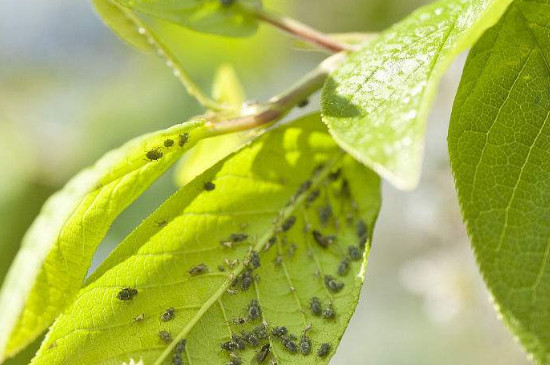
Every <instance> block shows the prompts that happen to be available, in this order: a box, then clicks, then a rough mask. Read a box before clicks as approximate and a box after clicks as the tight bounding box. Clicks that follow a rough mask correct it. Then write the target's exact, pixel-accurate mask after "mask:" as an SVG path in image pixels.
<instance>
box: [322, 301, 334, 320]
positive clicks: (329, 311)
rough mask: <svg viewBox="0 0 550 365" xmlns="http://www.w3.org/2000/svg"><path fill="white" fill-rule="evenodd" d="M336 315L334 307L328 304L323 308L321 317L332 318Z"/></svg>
mask: <svg viewBox="0 0 550 365" xmlns="http://www.w3.org/2000/svg"><path fill="white" fill-rule="evenodd" d="M335 315H336V312H335V311H334V307H333V306H332V304H329V305H328V307H326V308H325V309H323V318H326V319H332V318H334V316H335Z"/></svg>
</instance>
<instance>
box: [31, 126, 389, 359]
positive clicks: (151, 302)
mask: <svg viewBox="0 0 550 365" xmlns="http://www.w3.org/2000/svg"><path fill="white" fill-rule="evenodd" d="M319 119H320V118H319V115H314V116H309V117H306V118H304V119H302V120H299V121H296V122H295V123H293V124H290V125H288V126H284V127H280V128H278V129H275V130H272V131H271V132H269V133H266V134H265V135H263V136H262V137H260V138H259V139H258V140H256V141H255V142H254V143H253V144H251V145H250V146H248V147H246V148H244V149H242V150H240V151H239V152H237V153H235V154H233V155H232V156H230V157H228V158H226V159H224V160H223V161H220V162H219V163H218V164H217V165H215V166H214V167H213V168H211V169H209V170H208V171H206V172H205V173H204V174H202V175H201V176H199V177H198V178H197V179H195V180H194V181H193V182H191V183H190V184H188V185H186V186H185V187H184V188H182V189H181V190H180V191H179V192H177V193H176V194H175V195H174V196H172V197H171V198H170V199H169V200H167V201H166V202H165V203H164V204H163V205H162V206H161V207H160V208H159V209H158V210H157V211H156V212H155V213H153V214H152V215H151V216H150V217H149V218H148V219H147V220H145V221H144V222H143V223H142V224H141V225H140V226H139V227H138V228H137V229H136V230H135V231H134V232H133V233H132V234H131V235H130V236H128V237H127V239H126V240H125V241H124V242H122V243H121V244H120V245H119V246H118V248H117V249H116V250H115V251H114V252H113V253H112V254H111V255H110V256H109V257H108V258H107V260H106V261H105V262H104V263H103V264H102V265H101V266H100V268H99V269H98V270H97V271H96V272H95V273H94V274H93V275H92V276H91V277H90V278H89V280H88V284H87V286H85V287H84V288H83V289H82V290H81V292H80V293H79V296H78V298H77V300H76V301H75V302H74V303H73V304H72V305H71V307H70V308H68V310H67V311H66V312H65V313H64V314H63V315H61V316H60V317H59V318H58V320H57V321H56V323H55V324H54V326H53V327H52V329H51V331H50V333H49V334H48V337H47V340H46V341H45V342H44V343H43V345H42V348H41V350H40V351H39V353H38V355H37V357H36V358H35V359H34V361H33V364H35V365H38V364H48V365H55V364H66V363H78V364H80V365H86V364H97V363H102V364H120V363H121V362H123V361H128V359H129V358H134V359H140V358H141V359H143V360H144V363H146V364H161V363H163V361H164V360H165V359H171V358H172V356H173V354H172V352H173V349H174V346H176V343H177V342H178V341H180V340H181V339H186V341H187V343H186V350H185V352H184V353H183V354H182V356H183V360H184V363H186V364H193V363H196V364H199V363H200V364H218V363H227V362H228V361H229V355H228V352H227V351H222V350H221V348H220V344H221V343H223V342H225V341H229V340H230V335H232V334H238V335H240V334H241V331H252V330H253V329H254V328H256V327H257V326H263V325H262V321H265V322H266V323H267V324H268V327H269V328H268V330H269V331H271V330H272V329H273V328H274V327H275V326H286V327H287V329H288V331H289V332H290V333H292V334H295V335H296V336H297V337H298V340H297V342H299V341H300V337H301V335H302V333H303V332H304V330H305V329H306V328H307V326H308V325H309V324H311V325H312V327H311V329H310V330H309V331H307V336H308V337H310V339H311V341H312V347H313V350H312V353H311V354H310V355H308V356H303V355H301V354H291V353H289V352H288V351H287V350H285V349H284V347H283V345H282V344H281V341H280V340H278V339H277V338H276V337H274V336H271V339H270V342H271V350H270V354H271V355H269V356H274V357H275V358H276V359H277V360H279V363H281V364H283V363H284V364H286V363H292V364H326V363H327V362H328V361H329V359H330V357H331V356H332V355H333V354H334V351H335V348H336V346H337V344H338V342H339V341H340V338H341V337H342V334H343V331H344V329H345V327H346V326H347V324H348V322H349V320H350V317H351V315H352V313H353V311H354V309H355V306H356V304H357V301H358V298H359V291H360V288H361V285H362V283H363V279H364V274H365V269H366V257H367V254H368V252H369V247H370V238H371V235H372V230H373V226H374V222H375V219H376V216H377V214H378V211H379V208H380V191H379V178H378V177H377V175H376V174H374V173H373V172H371V171H370V170H368V169H365V168H364V167H362V166H361V165H359V164H358V163H357V162H355V160H354V159H352V158H350V157H349V156H347V155H344V154H343V153H342V152H341V151H340V150H339V148H338V147H337V146H336V145H335V143H334V142H333V140H332V138H331V137H330V135H329V134H328V133H327V132H326V129H325V128H324V126H323V125H322V123H320V120H319ZM337 171H340V173H339V174H338V173H337ZM306 181H309V184H310V185H303V184H304V183H305V182H306ZM208 182H212V183H213V184H214V185H215V188H214V189H213V190H212V189H209V190H206V189H205V184H206V183H208ZM299 191H302V192H301V193H298V192H299ZM317 191H318V192H319V195H318V196H317V198H316V199H314V197H315V195H311V194H313V193H314V192H317ZM328 207H331V208H332V214H329V210H328ZM320 212H321V215H320V214H319V213H320ZM290 217H294V218H295V219H296V221H295V223H294V225H292V226H291V225H290V224H289V223H288V222H290V221H289V219H290ZM360 221H363V222H364V223H365V226H364V227H365V228H366V230H364V231H363V232H360V233H361V235H362V236H363V237H364V240H363V241H362V242H364V243H365V244H366V245H365V247H364V251H361V249H359V247H360V246H359V244H360V242H361V240H360V239H359V238H358V236H357V226H358V225H360V224H359V222H360ZM283 227H285V228H284V229H283ZM314 230H316V231H319V232H322V236H320V237H319V238H318V239H319V240H320V242H323V243H327V244H328V247H326V248H323V247H321V246H320V245H319V244H318V243H317V242H316V241H315V239H314V236H313V233H312V232H313V231H314ZM234 234H236V235H241V237H240V238H241V239H237V238H238V237H237V238H235V237H233V238H231V235H234ZM245 235H246V236H245ZM331 235H335V237H333V238H331V237H330V236H331ZM272 237H273V238H274V239H273V240H272ZM328 241H331V243H328ZM270 242H271V243H270ZM349 246H352V247H353V248H352V250H355V253H358V256H356V257H355V260H350V261H349V262H348V264H349V272H347V274H345V275H343V276H339V275H337V273H336V272H337V267H338V266H339V265H340V262H341V261H342V259H344V258H346V257H347V256H348V250H349ZM251 250H253V251H251ZM252 252H258V254H259V263H260V267H259V268H257V269H255V270H251V271H250V274H249V276H248V275H247V277H250V278H252V281H251V283H250V286H249V287H248V289H247V286H246V280H248V279H245V280H243V273H245V272H247V271H246V269H245V265H248V267H251V268H252V267H253V266H254V264H253V262H254V260H251V259H250V257H251V256H252ZM234 260H235V261H234ZM247 262H248V263H247ZM200 264H204V265H205V268H207V269H202V270H199V269H198V267H200V266H198V265H200ZM220 267H221V269H220ZM193 268H194V270H193ZM199 272H204V273H202V274H200V273H199ZM192 273H195V275H192ZM325 275H332V276H333V277H334V278H336V280H337V281H338V282H341V283H343V284H344V286H343V288H341V290H339V291H338V292H335V291H331V290H330V289H328V288H327V287H326V286H325V284H324V276H325ZM235 279H236V280H235ZM232 283H235V286H234V285H233V284H232ZM332 283H334V282H332ZM243 285H244V287H243ZM125 287H128V288H131V289H135V290H137V295H135V296H134V297H133V299H131V300H128V301H121V300H120V299H118V298H117V296H119V294H120V293H121V291H122V290H123V288H125ZM314 296H316V297H318V298H319V300H320V301H321V303H322V309H326V308H328V306H329V303H332V306H333V309H334V311H335V316H334V318H332V319H323V318H322V317H321V316H314V315H313V314H312V313H311V311H310V309H309V302H310V300H311V299H312V297H314ZM253 299H257V300H258V302H259V306H260V308H261V315H260V317H259V318H257V319H249V318H248V313H250V312H249V305H250V304H251V301H252V300H253ZM168 308H173V309H174V313H173V318H172V319H170V320H167V321H163V320H162V319H161V316H162V315H163V313H164V312H165V311H166V309H168ZM329 312H330V310H328V311H327V314H329ZM170 317H171V315H165V316H164V319H166V318H170ZM239 319H243V320H242V322H244V323H242V324H239V322H240V321H239ZM159 331H167V332H168V333H169V334H170V337H171V338H172V339H173V342H171V343H170V344H167V343H164V342H163V341H162V340H161V339H160V338H159ZM164 335H165V336H166V334H164ZM268 341H269V340H268V339H263V340H260V342H259V344H258V345H257V346H255V347H252V346H251V345H247V346H246V350H242V351H240V350H239V351H236V352H237V353H238V354H239V356H240V357H241V358H242V360H243V364H249V363H251V361H252V358H253V357H255V356H257V355H256V353H257V352H259V351H260V349H261V347H262V345H264V344H266V343H267V342H268ZM168 342H169V341H168ZM324 342H327V343H330V344H331V346H332V349H331V351H330V353H329V354H328V356H327V357H326V358H324V359H321V358H319V357H318V356H317V355H316V352H317V350H318V348H319V346H320V345H321V343H324ZM289 346H290V345H289Z"/></svg>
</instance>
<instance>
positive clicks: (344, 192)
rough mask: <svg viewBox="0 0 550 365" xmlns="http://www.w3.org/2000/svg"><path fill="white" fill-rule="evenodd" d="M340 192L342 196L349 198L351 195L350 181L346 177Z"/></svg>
mask: <svg viewBox="0 0 550 365" xmlns="http://www.w3.org/2000/svg"><path fill="white" fill-rule="evenodd" d="M340 194H341V195H342V198H345V199H348V198H350V197H351V190H350V188H349V182H348V181H347V180H346V179H344V180H343V181H342V187H341V188H340Z"/></svg>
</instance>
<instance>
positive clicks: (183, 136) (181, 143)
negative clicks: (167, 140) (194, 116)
mask: <svg viewBox="0 0 550 365" xmlns="http://www.w3.org/2000/svg"><path fill="white" fill-rule="evenodd" d="M187 141H189V133H184V134H180V140H179V142H178V144H179V146H180V147H183V146H185V144H186V143H187Z"/></svg>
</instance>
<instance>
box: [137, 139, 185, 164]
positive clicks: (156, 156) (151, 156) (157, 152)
mask: <svg viewBox="0 0 550 365" xmlns="http://www.w3.org/2000/svg"><path fill="white" fill-rule="evenodd" d="M187 141H189V133H183V134H180V136H179V141H178V145H179V146H180V147H183V146H185V144H186V143H187ZM174 143H175V142H174V140H173V139H171V138H168V139H165V140H164V142H163V143H162V145H163V146H164V147H165V148H171V147H172V146H174ZM145 157H146V158H147V160H149V161H158V160H160V159H161V158H162V157H164V153H163V152H162V150H161V147H156V148H152V149H150V150H149V151H147V152H146V153H145Z"/></svg>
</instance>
